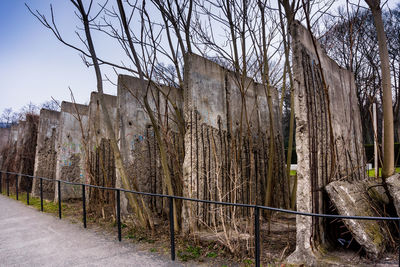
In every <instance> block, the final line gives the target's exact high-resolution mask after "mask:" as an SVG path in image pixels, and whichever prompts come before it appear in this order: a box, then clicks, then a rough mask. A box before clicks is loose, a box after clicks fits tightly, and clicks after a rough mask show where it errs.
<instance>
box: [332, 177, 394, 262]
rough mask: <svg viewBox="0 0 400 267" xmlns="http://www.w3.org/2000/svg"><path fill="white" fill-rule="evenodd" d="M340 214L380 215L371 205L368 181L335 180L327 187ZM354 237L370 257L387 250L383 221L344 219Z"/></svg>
mask: <svg viewBox="0 0 400 267" xmlns="http://www.w3.org/2000/svg"><path fill="white" fill-rule="evenodd" d="M325 189H326V191H327V193H328V195H329V197H330V199H331V201H332V202H333V204H334V205H335V206H336V209H337V210H338V213H339V214H340V215H346V216H379V214H377V213H376V212H375V210H374V209H373V208H372V207H371V202H370V200H369V196H368V194H367V192H366V189H367V188H366V183H365V182H363V181H360V182H346V181H335V182H332V183H330V184H328V185H327V186H326V187H325ZM343 222H344V224H345V225H346V227H347V228H348V229H349V230H350V232H351V233H352V235H353V237H354V239H355V240H356V241H357V242H358V243H359V244H360V245H361V246H362V247H363V248H364V249H365V251H366V252H367V254H368V256H369V257H370V258H374V259H376V258H379V257H380V256H381V255H382V253H383V252H384V250H385V247H386V243H387V239H386V236H387V234H386V232H385V230H384V228H383V227H381V223H380V222H377V221H369V220H343Z"/></svg>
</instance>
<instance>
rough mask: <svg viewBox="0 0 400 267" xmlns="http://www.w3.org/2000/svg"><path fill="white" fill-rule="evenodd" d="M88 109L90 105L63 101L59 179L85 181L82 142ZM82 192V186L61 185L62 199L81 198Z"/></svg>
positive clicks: (59, 143) (59, 147)
mask: <svg viewBox="0 0 400 267" xmlns="http://www.w3.org/2000/svg"><path fill="white" fill-rule="evenodd" d="M88 111H89V107H88V106H85V105H80V104H74V103H70V102H65V101H63V102H62V103H61V114H60V127H59V134H58V140H57V151H58V153H57V167H56V178H57V179H60V180H67V181H73V182H85V177H86V173H85V148H84V144H83V143H82V133H84V134H85V135H87V131H88V130H87V127H88ZM78 118H80V120H81V123H80V122H79V120H78ZM82 128H83V129H82ZM55 186H56V187H55V200H58V190H57V184H55ZM81 194H82V190H81V187H80V186H72V185H66V184H62V185H61V199H62V200H65V199H74V198H81Z"/></svg>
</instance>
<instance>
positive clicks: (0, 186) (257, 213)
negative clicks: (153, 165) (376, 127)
mask: <svg viewBox="0 0 400 267" xmlns="http://www.w3.org/2000/svg"><path fill="white" fill-rule="evenodd" d="M0 173H5V174H6V190H7V196H9V195H10V179H9V175H16V177H15V179H16V181H15V193H16V199H17V200H18V177H19V176H21V177H28V178H32V179H39V180H40V210H41V211H43V180H45V181H50V182H56V183H57V191H58V216H59V218H60V219H61V217H62V207H61V202H62V199H61V183H64V184H69V185H78V186H82V210H83V211H82V222H83V227H84V228H86V227H87V224H86V191H85V190H86V187H92V188H98V189H103V190H112V191H116V200H117V201H116V202H117V203H116V206H117V211H116V212H117V214H116V215H117V226H118V240H119V241H121V239H122V237H121V193H120V192H125V193H132V194H137V195H144V196H151V197H162V198H168V200H169V224H170V241H171V260H173V261H174V260H175V231H174V220H173V213H174V205H173V200H174V199H180V200H183V201H192V202H198V203H207V204H214V205H223V206H236V207H243V208H253V209H254V247H255V266H257V267H259V266H260V209H261V210H269V211H275V212H282V213H288V214H295V215H300V216H310V217H321V218H331V219H351V220H370V221H397V222H398V226H399V243H400V217H370V216H345V215H333V214H318V213H308V212H300V211H293V210H286V209H280V208H273V207H267V206H261V205H253V204H241V203H230V202H221V201H212V200H203V199H195V198H188V197H181V196H170V195H163V194H155V193H147V192H139V191H134V190H127V189H123V188H113V187H105V186H98V185H91V184H84V183H76V182H70V181H65V180H56V179H49V178H45V177H38V176H32V175H27V174H21V173H15V172H6V171H0ZM2 190H3V183H2V175H0V194H2ZM26 193H27V198H26V201H27V204H28V205H29V191H28V190H27V192H26ZM398 256H399V267H400V244H399V245H398Z"/></svg>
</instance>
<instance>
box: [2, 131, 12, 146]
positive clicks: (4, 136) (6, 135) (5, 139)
mask: <svg viewBox="0 0 400 267" xmlns="http://www.w3.org/2000/svg"><path fill="white" fill-rule="evenodd" d="M10 132H11V128H0V151H1V150H3V148H5V147H6V146H7V144H8V138H9V135H10Z"/></svg>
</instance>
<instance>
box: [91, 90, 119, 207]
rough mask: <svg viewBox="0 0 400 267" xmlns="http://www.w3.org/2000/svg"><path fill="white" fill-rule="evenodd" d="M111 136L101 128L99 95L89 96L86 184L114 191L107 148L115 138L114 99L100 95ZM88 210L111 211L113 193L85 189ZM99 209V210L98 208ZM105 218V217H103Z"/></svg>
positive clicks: (110, 154)
mask: <svg viewBox="0 0 400 267" xmlns="http://www.w3.org/2000/svg"><path fill="white" fill-rule="evenodd" d="M103 99H104V102H105V104H106V108H107V111H108V113H109V116H110V119H111V122H112V124H113V125H112V126H113V129H114V132H109V131H108V129H107V127H106V126H105V124H104V113H103V109H102V107H101V105H100V102H99V94H98V93H97V92H92V93H91V95H90V103H89V134H88V137H89V144H88V153H87V154H88V158H87V159H86V164H87V166H86V168H87V170H88V177H86V179H87V181H86V182H88V183H90V184H93V185H100V186H106V187H115V181H116V170H115V162H114V152H113V150H112V147H111V142H110V139H111V137H114V138H118V135H119V116H118V109H117V97H116V96H112V95H106V94H104V95H103ZM88 191H89V194H88V200H89V209H90V210H92V211H101V210H103V212H104V211H105V210H109V211H110V210H111V211H112V210H113V207H114V200H115V196H114V194H115V193H114V192H113V191H104V190H98V189H94V188H89V189H88ZM99 206H100V207H99ZM107 214H108V213H107Z"/></svg>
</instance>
